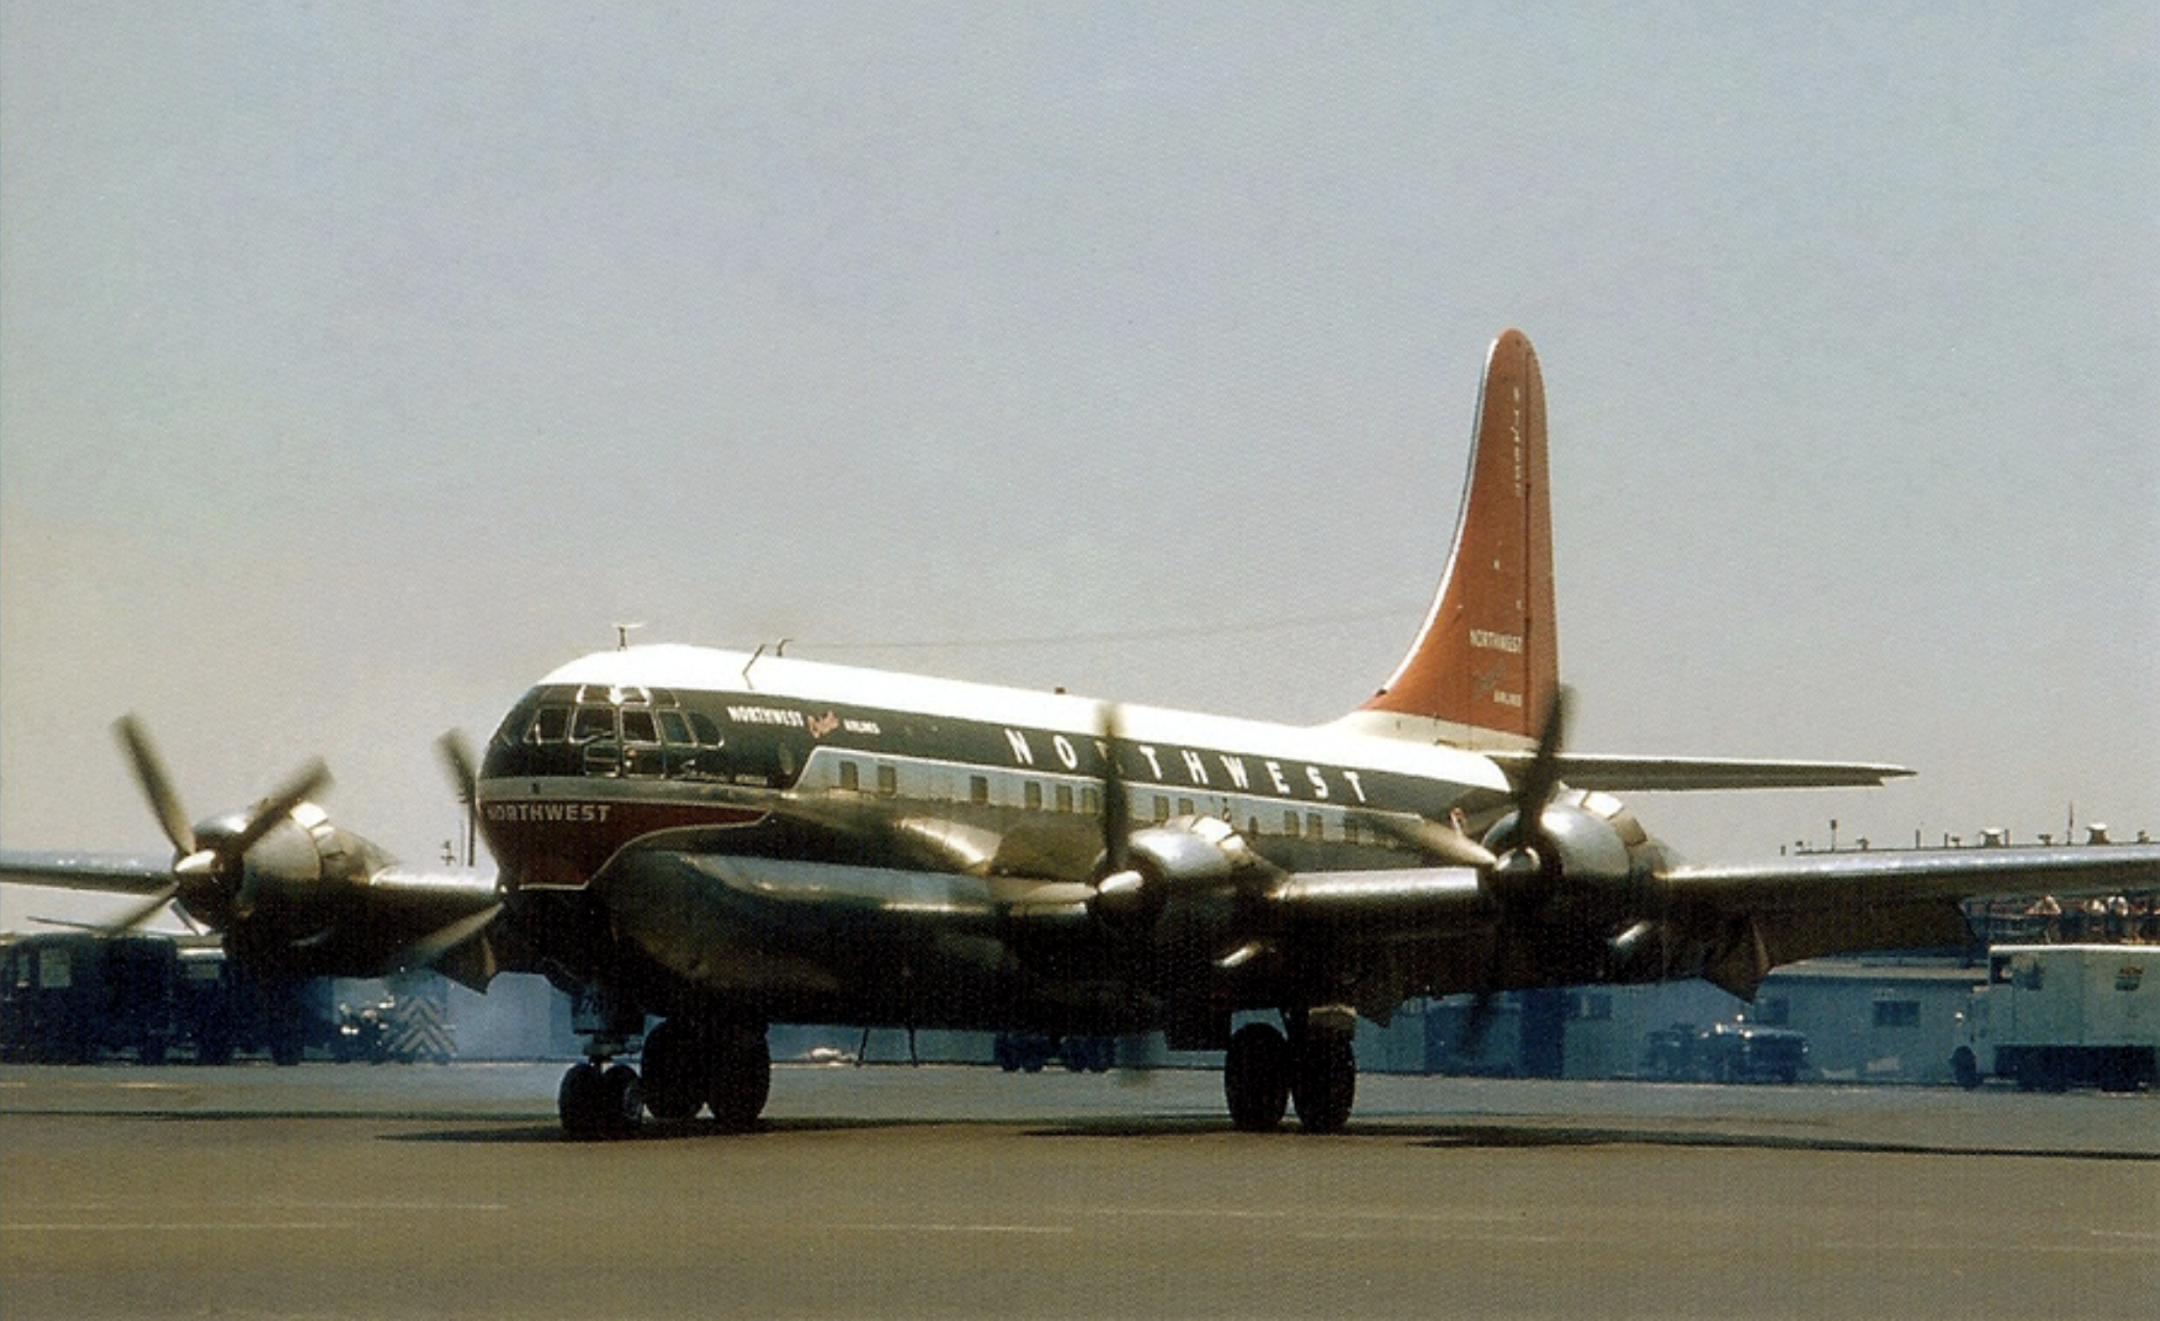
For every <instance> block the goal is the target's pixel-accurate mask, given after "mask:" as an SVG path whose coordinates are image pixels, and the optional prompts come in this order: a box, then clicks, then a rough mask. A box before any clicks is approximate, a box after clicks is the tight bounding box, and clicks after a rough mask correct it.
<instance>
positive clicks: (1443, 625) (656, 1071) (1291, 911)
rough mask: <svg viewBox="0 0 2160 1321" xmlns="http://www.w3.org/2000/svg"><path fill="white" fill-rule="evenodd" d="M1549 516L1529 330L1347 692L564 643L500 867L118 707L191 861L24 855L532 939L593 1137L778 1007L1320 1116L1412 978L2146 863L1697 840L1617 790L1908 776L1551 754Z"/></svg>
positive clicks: (216, 905)
mask: <svg viewBox="0 0 2160 1321" xmlns="http://www.w3.org/2000/svg"><path fill="white" fill-rule="evenodd" d="M1551 545H1552V539H1551V527H1550V512H1549V505H1548V497H1547V485H1546V448H1545V405H1544V394H1543V387H1542V384H1541V382H1540V378H1539V374H1538V366H1537V359H1536V357H1535V355H1534V354H1533V353H1532V351H1531V348H1530V344H1529V341H1527V340H1526V339H1525V338H1524V337H1523V336H1522V335H1520V334H1519V333H1516V332H1514V331H1509V332H1508V333H1506V334H1504V335H1502V336H1501V337H1500V338H1499V339H1498V340H1497V341H1495V342H1494V344H1493V346H1492V350H1491V354H1490V358H1489V360H1488V362H1487V365H1486V371H1485V380H1484V387H1483V391H1482V398H1481V400H1480V404H1479V411H1478V419H1477V424H1476V431H1475V439H1474V447H1473V449H1472V452H1471V460H1470V475H1469V481H1468V485H1467V487H1466V490H1465V494H1464V499H1463V506H1462V512H1461V517H1460V522H1459V524H1458V526H1457V528H1456V534H1455V542H1454V551H1453V555H1452V558H1451V560H1450V562H1449V565H1448V569H1447V573H1446V575H1445V577H1444V579H1443V581H1442V583H1441V588H1440V592H1439V595H1438V597H1437V599H1436V600H1435V602H1434V605H1433V608H1432V611H1431V613H1430V615H1429V616H1428V617H1427V619H1426V621H1425V623H1424V626H1423V628H1422V630H1421V632H1420V633H1419V635H1418V637H1417V639H1416V641H1415V643H1414V644H1413V646H1412V647H1411V649H1410V651H1409V654H1408V655H1407V656H1406V657H1405V658H1404V659H1403V661H1402V663H1401V664H1400V666H1398V667H1397V669H1396V670H1395V672H1394V673H1393V675H1391V676H1390V677H1389V678H1388V679H1387V681H1386V682H1385V683H1384V684H1383V685H1382V686H1381V687H1380V689H1379V691H1378V692H1377V693H1376V694H1375V695H1374V696H1373V697H1372V698H1371V699H1370V700H1368V701H1366V702H1365V703H1364V704H1363V705H1362V706H1361V707H1359V708H1358V709H1357V710H1355V711H1352V712H1351V713H1349V714H1348V715H1346V716H1344V717H1343V718H1342V719H1340V720H1337V721H1335V722H1333V723H1331V724H1328V725H1324V726H1320V727H1317V728H1298V727H1287V726H1282V725H1272V724H1262V723H1256V722H1251V721H1242V720H1231V719H1223V718H1219V717H1214V716H1202V715H1193V714H1188V713H1185V712H1178V711H1168V710H1158V709H1150V708H1145V707H1139V706H1130V705H1111V704H1106V703H1102V702H1096V701H1090V700H1087V699H1083V698H1080V697H1073V696H1067V695H1064V694H1061V693H1059V694H1052V693H1037V692H1025V691H1019V690H1014V689H1008V688H995V687H986V686H982V685H977V684H968V683H955V682H947V681H942V680H937V679H926V678H916V677H910V676H906V675H899V674H890V673H885V672H880V671H872V670H862V669H851V668H843V667H839V666H833V665H825V664H818V663H812V662H806V661H802V660H797V659H790V658H785V657H781V656H777V655H765V654H763V653H762V652H760V653H753V654H743V653H737V652H726V651H712V650H704V649H697V648H690V647H676V646H653V647H634V648H626V649H622V650H617V651H611V652H604V653H601V654H597V655H593V656H588V657H586V658H585V659H583V660H579V661H574V662H572V663H571V664H569V665H566V666H564V667H563V668H562V669H560V670H558V671H556V672H555V673H553V674H551V675H549V676H547V677H546V678H545V679H543V680H542V681H541V682H540V683H539V685H538V686H537V687H535V688H533V689H532V690H531V691H530V692H528V693H527V694H526V695H525V697H524V698H523V699H522V700H521V701H519V702H518V704H517V705H516V706H515V707H514V708H513V709H512V710H511V711H510V713H509V715H508V716H506V717H505V718H504V720H503V721H502V724H501V726H500V727H499V728H498V729H497V730H496V731H495V734H494V736H493V737H492V738H491V739H490V740H489V741H488V744H487V747H486V750H485V752H484V754H483V756H482V758H481V760H480V763H479V765H478V766H477V767H475V766H474V765H473V763H472V760H471V759H470V758H469V757H468V756H466V755H465V754H463V753H462V752H460V751H459V750H458V747H457V744H456V743H455V742H454V741H451V742H449V743H447V744H446V747H447V748H448V750H449V754H450V760H451V762H452V764H453V766H454V767H455V769H456V773H457V776H458V778H459V779H460V781H461V782H462V784H463V786H464V789H465V791H466V792H467V794H468V801H470V802H471V803H472V804H473V806H474V811H475V812H476V814H477V819H478V825H479V828H480V830H481V831H482V832H484V834H485V836H486V839H487V843H488V846H489V848H490V849H491V851H492V852H493V854H494V856H495V858H496V861H497V863H498V866H499V868H500V874H499V876H498V877H496V878H492V879H489V878H481V879H475V878H473V877H471V876H469V875H460V874H451V875H443V876H435V875H429V874H425V873H419V872H413V871H409V870H407V869H404V868H401V867H398V866H396V865H395V864H393V863H391V862H389V860H388V859H386V858H383V857H381V856H380V854H379V853H378V852H377V851H376V850H374V849H373V848H372V847H371V846H369V845H367V844H366V842H365V841H362V840H360V839H358V838H357V837H355V836H352V835H350V834H348V833H347V832H344V831H342V830H339V829H337V828H335V827H334V826H332V825H331V824H330V823H329V822H328V820H327V818H325V817H324V815H323V813H322V812H321V811H320V810H319V809H318V808H316V807H315V806H314V805H313V804H311V803H310V802H308V801H307V800H308V799H309V798H310V797H311V796H312V794H313V793H314V792H315V791H316V789H317V788H318V786H319V785H320V783H321V782H322V779H323V776H322V773H321V770H320V768H319V767H315V768H310V769H309V770H308V771H305V772H303V773H302V774H301V775H300V776H298V777H297V778H296V779H295V780H294V781H293V782H292V783H290V784H289V785H288V786H287V787H286V788H284V789H283V790H281V791H279V792H278V793H276V794H274V795H273V796H272V797H271V798H270V799H269V800H267V801H266V802H265V803H263V804H260V805H258V806H257V807H256V808H255V809H254V810H253V811H250V812H245V813H240V814H235V815H233V816H230V817H225V818H220V819H217V820H213V821H210V822H207V823H205V824H203V825H201V826H190V825H189V824H188V821H187V817H186V814H185V813H184V812H183V811H182V810H181V809H180V807H179V804H178V799H177V797H176V796H175V795H174V793H173V791H172V789H171V787H170V783H169V781H168V779H167V777H166V775H165V772H164V770H163V768H162V767H161V765H160V764H159V762H158V759H157V757H156V755H155V754H154V753H153V752H152V750H151V748H150V746H149V743H148V741H147V739H146V738H145V737H144V736H143V733H142V731H141V730H140V728H139V727H137V726H136V725H135V724H134V722H132V721H125V722H123V724H122V733H123V737H124V740H125V742H126V744H127V746H128V750H129V753H130V756H131V758H132V760H133V763H134V765H135V767H136V772H137V775H138V777H139V778H140V780H141V782H142V784H143V787H144V790H145V792H146V794H147V795H148V796H149V798H150V800H151V803H152V805H153V807H154V809H155V811H156V813H157V816H158V818H159V820H160V822H161V823H162V825H163V826H164V829H165V833H166V835H167V837H168V838H169V839H170V840H171V842H172V843H173V845H174V848H175V850H176V860H175V861H174V862H173V863H172V864H170V865H167V864H164V863H162V862H157V863H129V862H114V861H111V860H105V859H96V858H67V857H54V856H49V855H47V856H29V855H23V854H11V855H8V856H7V857H6V858H5V859H0V876H4V878H5V879H8V880H17V881H31V882H34V883H41V884H64V885H75V886H81V887H89V888H107V889H122V890H131V891H135V892H140V893H144V894H147V895H149V896H150V902H149V904H148V905H147V906H146V907H145V908H144V909H143V910H141V912H140V913H139V914H137V917H141V916H147V915H148V914H149V913H150V912H152V911H155V909H156V908H158V907H161V906H162V905H163V904H164V903H165V902H167V901H168V900H173V899H177V900H178V901H179V902H180V904H181V905H182V906H183V907H184V908H185V909H186V910H187V911H188V912H190V913H191V914H193V915H195V916H196V917H198V918H199V919H201V920H203V921H205V922H208V923H210V924H212V925H214V926H217V927H219V928H220V929H222V930H223V931H224V932H225V934H226V940H227V943H228V945H229V947H230V948H231V950H232V952H233V953H234V955H235V956H237V957H244V958H248V959H251V960H253V961H255V962H256V963H257V964H258V965H260V966H263V967H265V968H268V969H272V970H282V971H286V972H290V973H294V974H301V975H305V974H316V973H333V972H335V973H347V974H368V973H374V972H380V971H383V970H385V969H388V968H393V967H410V966H415V965H420V964H432V965H434V966H437V967H440V968H442V969H443V970H444V971H445V972H447V973H449V974H451V975H453V976H456V977H459V978H460V979H461V980H464V981H467V982H468V983H470V984H473V985H476V986H484V985H486V983H487V981H488V979H489V978H490V977H492V976H493V974H494V973H496V972H498V971H502V970H506V969H520V970H534V971H539V972H543V973H545V974H546V975H547V976H548V977H549V979H550V980H552V981H553V982H554V983H555V984H556V985H557V986H559V987H561V988H563V989H564V990H566V991H568V992H570V993H571V994H572V995H573V996H574V997H575V998H576V1002H577V1026H578V1027H579V1029H580V1031H581V1032H583V1033H584V1034H585V1035H586V1036H587V1039H588V1041H589V1043H590V1044H589V1047H588V1052H587V1053H588V1056H589V1058H588V1059H587V1060H586V1061H585V1062H584V1063H581V1064H578V1065H577V1066H575V1067H574V1068H572V1069H571V1070H570V1071H569V1073H568V1074H567V1075H566V1076H565V1078H564V1080H563V1085H562V1089H561V1094H560V1104H561V1112H562V1121H563V1125H564V1127H565V1129H566V1130H568V1131H569V1132H570V1133H572V1134H576V1135H580V1136H597V1135H604V1134H607V1133H612V1132H619V1131H623V1130H624V1129H626V1128H627V1127H629V1126H631V1125H633V1124H635V1123H636V1122H637V1121H638V1119H639V1117H640V1115H641V1114H642V1112H643V1111H645V1110H650V1111H651V1112H652V1113H653V1114H655V1115H657V1116H661V1117H663V1118H669V1119H682V1118H688V1117H690V1116H692V1115H695V1114H696V1113H698V1111H699V1110H700V1109H702V1108H706V1107H709V1108H710V1110H711V1112H712V1113H713V1115H714V1116H715V1117H716V1118H717V1119H718V1120H719V1121H720V1122H722V1123H723V1124H727V1125H732V1126H747V1125H750V1124H752V1123H754V1122H755V1120H756V1118H757V1116H758V1114H759V1113H760V1111H761V1109H762V1107H763V1106H764V1103H765V1099H766V1093H767V1089H768V1086H769V1083H770V1058H769V1055H768V1053H767V1050H766V1045H765V1038H766V1030H767V1027H768V1025H770V1024H773V1023H828V1024H856V1025H865V1026H868V1025H880V1026H900V1027H909V1028H918V1027H920V1028H930V1027H937V1028H959V1029H992V1030H1014V1031H1021V1030H1024V1031H1027V1032H1030V1033H1047V1034H1051V1035H1053V1036H1067V1037H1079V1036H1119V1035H1127V1034H1138V1033H1147V1032H1154V1031H1158V1030H1159V1031H1162V1032H1163V1033H1165V1034H1166V1035H1167V1038H1168V1040H1169V1042H1170V1044H1171V1045H1172V1046H1173V1047H1179V1048H1194V1049H1211V1050H1222V1051H1224V1052H1225V1062H1224V1068H1223V1087H1224V1092H1225V1095H1226V1097H1227V1100H1228V1103H1229V1110H1230V1116H1231V1119H1232V1121H1233V1122H1234V1123H1235V1124H1236V1125H1237V1126H1238V1127H1240V1128H1246V1129H1269V1128H1273V1127H1276V1126H1277V1125H1278V1124H1279V1123H1280V1122H1281V1120H1282V1118H1283V1115H1284V1113H1285V1111H1286V1109H1287V1108H1288V1107H1289V1106H1291V1105H1295V1107H1296V1111H1297V1115H1298V1118H1299V1121H1300V1122H1301V1124H1302V1125H1303V1127H1304V1128H1306V1129H1307V1130H1309V1131H1317V1132H1327V1131H1331V1130H1335V1129H1339V1128H1341V1127H1342V1126H1343V1124H1344V1123H1345V1121H1346V1120H1347V1119H1348V1117H1349V1114H1350V1111H1351V1105H1352V1098H1353V1094H1354V1091H1355V1080H1356V1066H1355V1062H1354V1059H1353V1056H1352V1051H1351V1029H1352V1025H1353V1022H1354V1020H1355V1018H1356V1017H1357V1016H1359V1015H1363V1016H1365V1017H1368V1018H1372V1019H1375V1020H1380V1021H1385V1020H1386V1019H1387V1017H1388V1016H1389V1014H1390V1013H1391V1012H1392V1011H1393V1010H1394V1009H1395V1008H1396V1007H1397V1006H1398V1005H1400V1004H1401V1003H1402V1002H1403V1001H1404V1000H1406V999H1408V998H1410V997H1413V996H1424V995H1446V994H1450V993H1459V992H1473V993H1476V994H1477V995H1478V997H1479V1003H1480V1004H1483V1003H1485V1002H1487V1001H1488V1000H1489V998H1490V997H1491V996H1492V995H1493V994H1495V993H1497V992H1500V991H1504V990H1510V989H1517V988H1529V987H1542V986H1564V985H1575V984H1584V983H1594V982H1652V981H1662V980H1669V979H1675V978H1686V977H1702V978H1706V979H1708V980H1710V981H1712V982H1714V983H1716V984H1717V985H1719V986H1722V987H1724V988H1726V989H1728V990H1730V991H1733V992H1735V993H1737V994H1740V995H1742V996H1747V995H1751V994H1752V993H1753V991H1754V989H1755V987H1756V985H1757V984H1758V983H1759V982H1760V981H1761V979H1762V978H1763V976H1764V974H1766V973H1767V972H1768V971H1769V970H1770V969H1771V968H1773V967H1775V966H1776V965H1778V964H1781V963H1785V962H1788V961H1791V960H1794V959H1800V958H1806V957H1809V956H1812V955H1817V954H1825V953H1830V952H1834V951H1849V950H1870V949H1885V948H1905V947H1915V946H1942V945H1956V944H1962V943H1964V942H1966V941H1967V940H1968V939H1969V933H1968V931H1967V928H1966V925H1965V923H1964V920H1963V918H1962V915H1961V912H1960V909H1959V906H1958V901H1959V900H1960V899H1961V898H1964V897H1967V896H1972V895H1980V894H2018V893H2036V892H2042V891H2054V892H2058V893H2062V892H2073V891H2080V892H2082V891H2094V890H2113V889H2139V888H2152V887H2154V886H2156V885H2160V847H2154V846H2138V845H2124V846H2113V847H2104V848H2103V847H2088V848H2020V849H1989V850H1985V851H1975V852H1969V853H1967V852H1944V853H1929V854H1882V853H1877V854H1839V855H1830V856H1817V857H1804V858H1795V859H1779V860H1777V861H1775V862H1772V863H1767V864H1762V865H1744V866H1710V867H1702V866H1685V865H1680V864H1678V863H1677V862H1676V861H1675V860H1674V859H1673V858H1672V857H1671V855H1669V854H1668V853H1667V851H1666V850H1665V848H1664V847H1663V846H1662V845H1661V844H1659V843H1658V842H1657V841H1656V840H1655V839H1653V838H1652V837H1651V836H1650V835H1649V834H1648V833H1647V832H1646V831H1645V830H1644V829H1643V827H1642V825H1641V824H1640V823H1639V822H1638V821H1637V820H1636V818H1635V817H1634V815H1633V814H1632V813H1631V812H1630V811H1629V810H1628V809H1627V808H1626V807H1625V806H1623V805H1622V804H1621V803H1620V802H1619V801H1618V800H1617V799H1615V798H1613V797H1611V796H1609V793H1608V791H1609V790H1615V789H1623V788H1634V789H1643V790H1650V789H1701V788H1745V787H1806V786H1830V785H1856V784H1872V783H1879V782H1880V781H1881V780H1882V779H1884V778H1885V777H1888V776H1893V775H1901V774H1904V773H1905V772H1904V771H1902V770H1899V769H1898V768H1895V767H1888V766H1877V765H1849V764H1831V763H1819V762H1764V761H1721V760H1705V759H1684V758H1646V757H1584V756H1579V755H1574V754H1570V753H1567V752H1565V751H1564V750H1563V749H1562V739H1561V730H1562V727H1563V725H1564V718H1563V717H1564V709H1565V708H1564V702H1563V698H1562V692H1561V689H1560V687H1559V663H1558V649H1557V643H1556V633H1555V629H1554V619H1553V571H1552V548H1551ZM1473 1016H1475V1015H1473ZM1233 1026H1235V1030H1234V1031H1233ZM632 1056H637V1057H639V1060H640V1065H641V1069H638V1068H633V1067H632V1066H631V1065H630V1064H628V1063H626V1062H624V1060H625V1058H626V1057H632Z"/></svg>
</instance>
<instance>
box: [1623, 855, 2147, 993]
mask: <svg viewBox="0 0 2160 1321" xmlns="http://www.w3.org/2000/svg"><path fill="white" fill-rule="evenodd" d="M1657 882H1658V885H1659V886H1660V887H1661V888H1662V890H1663V891H1664V892H1665V897H1666V899H1667V901H1668V903H1669V904H1670V905H1671V909H1672V911H1674V912H1676V913H1679V914H1684V915H1686V916H1685V918H1684V919H1683V920H1684V921H1685V923H1686V924H1688V925H1691V926H1695V927H1707V928H1720V927H1721V928H1723V929H1724V930H1725V932H1726V933H1727V938H1726V940H1725V941H1724V942H1723V944H1722V947H1721V949H1720V950H1719V951H1718V952H1717V953H1716V954H1715V955H1714V956H1713V957H1712V958H1711V959H1710V961H1709V963H1708V964H1707V966H1706V967H1705V968H1704V969H1703V971H1702V975H1703V976H1704V977H1705V978H1707V979H1708V980H1710V981H1712V982H1715V983H1716V984H1718V985H1719V986H1722V987H1724V988H1725V989H1727V990H1729V991H1732V992H1734V993H1735V994H1737V995H1740V996H1743V997H1746V996H1751V995H1753V993H1754V990H1755V987H1756V985H1757V984H1759V983H1760V982H1761V981H1762V978H1763V977H1764V976H1765V975H1766V974H1767V973H1768V972H1769V971H1770V970H1771V969H1772V968H1774V967H1776V966H1778V965H1779V964H1784V963H1791V962H1794V961H1796V960H1799V959H1806V958H1813V957H1815V956H1817V955H1821V954H1829V953H1837V952H1858V951H1866V950H1882V949H1916V948H1929V947H1937V948H1939V947H1941V946H1944V945H1958V944H1963V943H1965V942H1967V941H1969V940H1970V939H1971V938H1972V937H1971V932H1970V929H1969V928H1968V927H1967V925H1966V922H1965V919H1964V914H1963V911H1962V909H1961V908H1960V907H1959V904H1960V901H1962V900H1967V899H1984V898H1988V897H1991V896H1993V897H2014V896H2019V895H2034V894H2055V895H2071V894H2116V893H2122V892H2125V891H2135V890H2151V889H2155V888H2160V845H2155V844H2089V845H2083V846H2078V847H2067V848H2066V847H2052V848H2048V847H2043V848H1981V849H1948V850H1943V851H1940V852H1926V851H1922V852H1914V853H1902V852H1901V853H1833V854H1818V855H1814V856H1811V857H1803V858H1780V859H1778V860H1776V861H1775V862H1768V863H1753V864H1718V865H1710V866H1680V867H1674V868H1671V869H1668V870H1667V871H1665V872H1664V873H1663V874H1662V875H1660V876H1659V877H1658V878H1657Z"/></svg>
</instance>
